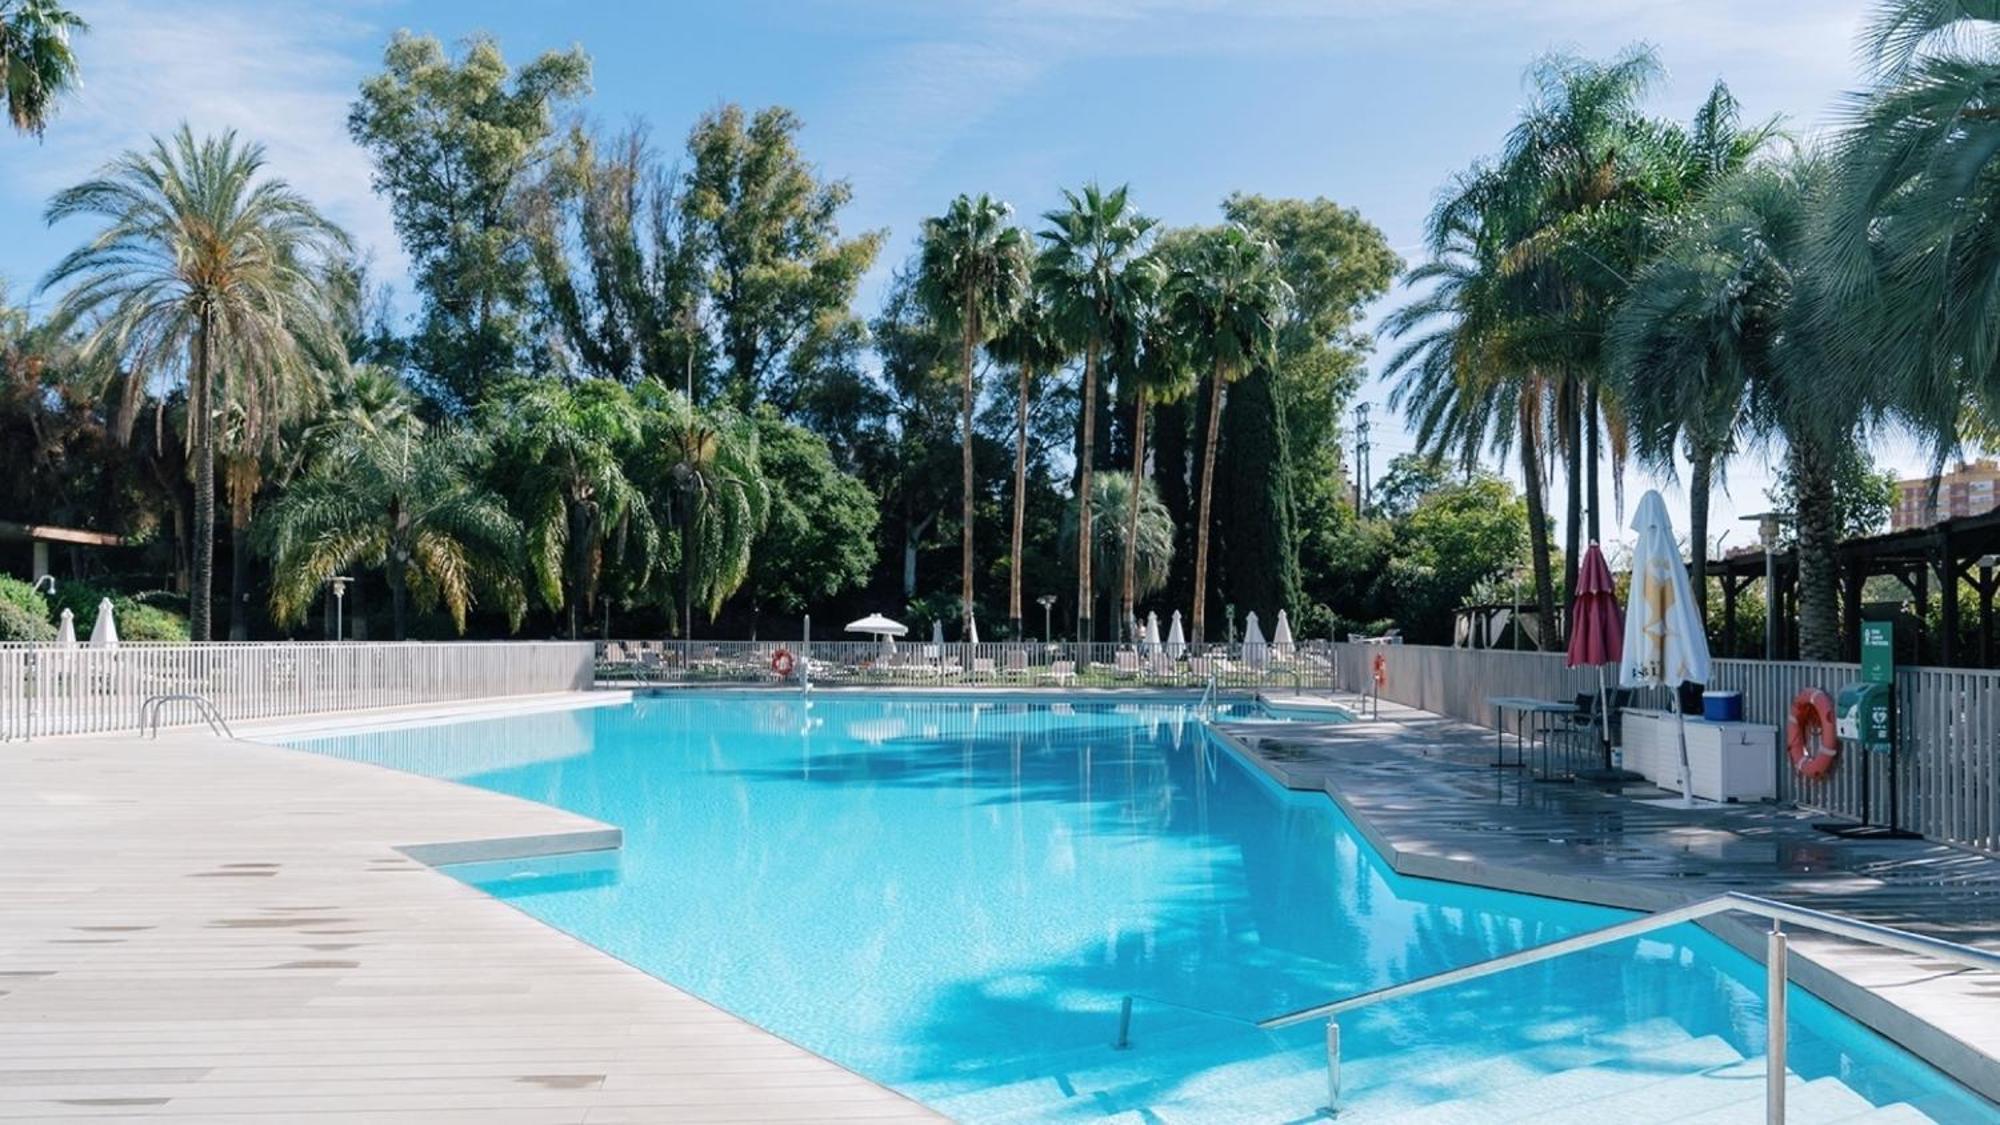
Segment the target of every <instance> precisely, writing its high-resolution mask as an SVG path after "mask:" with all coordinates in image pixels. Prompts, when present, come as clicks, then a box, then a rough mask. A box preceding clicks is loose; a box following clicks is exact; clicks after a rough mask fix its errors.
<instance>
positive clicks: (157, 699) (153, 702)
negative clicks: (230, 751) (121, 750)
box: [139, 693, 236, 740]
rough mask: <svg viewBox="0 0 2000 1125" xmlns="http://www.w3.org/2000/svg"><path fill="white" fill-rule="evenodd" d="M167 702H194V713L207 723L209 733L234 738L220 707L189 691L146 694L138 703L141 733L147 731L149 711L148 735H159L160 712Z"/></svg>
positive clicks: (152, 736) (205, 697) (234, 735)
mask: <svg viewBox="0 0 2000 1125" xmlns="http://www.w3.org/2000/svg"><path fill="white" fill-rule="evenodd" d="M169 703H192V704H194V710H195V714H197V715H200V716H201V719H202V721H203V722H205V723H207V724H208V729H209V733H211V734H214V735H215V736H216V737H218V738H228V739H231V740H234V739H235V738H236V732H235V731H233V730H230V729H229V720H227V719H225V718H223V717H222V709H221V708H219V707H217V706H216V705H215V704H214V703H213V702H212V701H211V700H209V698H208V697H207V696H203V695H194V694H191V693H176V694H173V695H149V696H147V697H146V698H145V699H144V700H143V701H141V702H140V704H139V730H140V731H141V732H142V733H147V731H146V716H147V714H148V713H150V714H151V715H152V716H153V727H152V730H151V732H150V733H149V734H148V737H151V738H158V737H160V713H161V712H162V711H165V710H166V708H167V704H169Z"/></svg>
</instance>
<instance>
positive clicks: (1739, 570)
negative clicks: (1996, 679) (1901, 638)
mask: <svg viewBox="0 0 2000 1125" xmlns="http://www.w3.org/2000/svg"><path fill="white" fill-rule="evenodd" d="M1775 561H1776V564H1777V566H1776V571H1777V590H1776V591H1775V594H1774V595H1773V596H1772V597H1770V598H1767V604H1770V605H1772V606H1773V607H1774V608H1775V611H1776V613H1777V620H1778V622H1779V637H1778V655H1779V657H1780V658H1784V657H1786V656H1788V655H1791V654H1795V653H1797V651H1798V582H1799V580H1798V572H1799V571H1798V554H1797V552H1796V551H1795V550H1792V551H1786V552H1784V553H1782V554H1780V555H1778V556H1777V559H1776V560H1775ZM1839 566H1840V586H1841V616H1842V621H1841V644H1842V648H1843V650H1844V651H1845V653H1846V655H1847V658H1848V659H1849V660H1854V659H1859V654H1860V645H1861V640H1860V638H1861V619H1862V607H1863V602H1862V599H1863V596H1864V587H1865V586H1866V584H1867V582H1868V580H1869V579H1870V578H1877V577H1888V578H1894V579H1895V580H1896V582H1897V583H1898V584H1899V585H1901V586H1902V587H1903V589H1904V590H1906V591H1907V592H1908V593H1909V597H1910V601H1911V602H1912V603H1914V605H1915V607H1916V614H1915V616H1916V620H1917V622H1918V630H1919V634H1918V636H1917V638H1916V643H1917V646H1918V650H1919V652H1921V651H1923V649H1924V646H1925V645H1926V644H1928V643H1929V642H1930V640H1931V638H1930V637H1929V636H1928V631H1927V626H1926V624H1925V623H1927V622H1928V621H1929V619H1930V608H1931V596H1932V594H1933V592H1935V593H1936V594H1938V595H1939V596H1940V597H1942V598H1943V601H1942V602H1941V603H1940V604H1939V606H1938V610H1939V624H1940V626H1941V628H1940V629H1939V630H1938V636H1937V637H1936V638H1935V641H1936V661H1935V662H1936V663H1938V664H1942V665H1946V666H1953V665H1958V666H1971V665H1976V666H1978V667H1982V668H1991V667H1994V666H1995V662H1996V657H2000V651H1996V645H1995V640H1996V639H1995V636H1994V628H1993V602H1994V598H1995V595H1996V594H2000V511H1994V512H1988V513H1986V514H1984V515H1978V516H1963V517H1960V518H1958V519H1950V520H1944V521H1941V522H1939V523H1937V524H1933V525H1932V526H1930V527H1916V528H1910V529H1909V530H1907V531H1892V532H1889V533H1887V534H1885V535H1870V536H1866V537H1863V538H1860V539H1849V540H1847V541H1846V542H1844V543H1842V544H1841V545H1840V548H1839ZM1709 573H1710V574H1711V575H1713V576H1714V577H1715V578H1716V580H1717V582H1718V583H1719V585H1720V586H1721V589H1722V605H1723V611H1722V612H1723V617H1722V620H1723V627H1722V633H1723V635H1722V644H1723V647H1724V649H1725V650H1727V651H1731V652H1733V651H1736V647H1737V640H1738V638H1737V635H1736V603H1737V599H1738V597H1739V596H1740V595H1741V594H1742V592H1743V591H1744V590H1747V589H1749V588H1751V587H1752V586H1754V585H1755V584H1757V583H1759V582H1762V581H1764V577H1765V576H1764V555H1763V552H1761V551H1756V552H1744V553H1742V554H1737V555H1729V556H1725V557H1724V558H1720V559H1716V560H1714V561H1712V562H1710V563H1709ZM1960 583H1964V584H1965V585H1967V586H1969V587H1971V589H1972V592H1973V593H1974V594H1975V595H1976V596H1977V598H1978V606H1979V619H1978V629H1977V631H1976V632H1977V641H1976V644H1975V645H1974V650H1973V651H1971V652H1960V651H1958V649H1959V647H1960V645H1959V633H1960V632H1961V630H1962V627H1963V622H1962V621H1961V620H1960V609H1959V602H1958V598H1957V597H1956V596H1954V595H1955V594H1956V593H1957V591H1958V588H1959V584H1960Z"/></svg>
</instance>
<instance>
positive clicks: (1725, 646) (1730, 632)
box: [1722, 574, 1736, 656]
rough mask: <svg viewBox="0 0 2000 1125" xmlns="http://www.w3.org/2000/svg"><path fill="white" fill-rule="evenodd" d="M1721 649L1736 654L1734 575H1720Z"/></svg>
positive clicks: (1732, 654)
mask: <svg viewBox="0 0 2000 1125" xmlns="http://www.w3.org/2000/svg"><path fill="white" fill-rule="evenodd" d="M1722 651H1723V652H1724V653H1727V654H1728V655H1730V656H1735V655H1736V576H1735V575H1733V574H1724V575H1723V576H1722Z"/></svg>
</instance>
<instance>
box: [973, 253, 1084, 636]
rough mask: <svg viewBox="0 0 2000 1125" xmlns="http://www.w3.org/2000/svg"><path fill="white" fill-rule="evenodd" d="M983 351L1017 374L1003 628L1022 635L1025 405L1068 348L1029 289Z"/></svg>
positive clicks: (1045, 308) (1067, 354)
mask: <svg viewBox="0 0 2000 1125" xmlns="http://www.w3.org/2000/svg"><path fill="white" fill-rule="evenodd" d="M986 352H987V354H988V355H991V356H992V357H993V358H994V360H995V361H997V362H999V363H1003V364H1012V365H1013V366H1014V368H1015V369H1016V370H1017V371H1018V372H1019V373H1020V374H1019V379H1020V387H1019V389H1018V390H1017V391H1016V397H1015V400H1014V531H1013V538H1012V540H1011V545H1010V547H1009V549H1008V554H1007V628H1008V632H1009V633H1010V635H1012V636H1014V637H1020V636H1022V633H1021V539H1022V536H1023V534H1024V531H1025V528H1026V524H1027V517H1028V408H1029V405H1030V404H1031V403H1032V401H1033V399H1034V392H1035V383H1036V381H1037V380H1038V379H1040V378H1041V376H1043V375H1044V374H1047V373H1048V372H1050V371H1053V370H1055V369H1056V368H1058V367H1061V366H1062V365H1063V364H1064V363H1067V362H1068V361H1069V358H1070V354H1071V353H1070V350H1069V348H1068V347H1066V346H1065V345H1064V344H1063V342H1062V339H1061V338H1060V337H1059V336H1058V335H1057V334H1056V332H1055V329H1054V326H1053V325H1052V324H1051V323H1050V320H1049V312H1048V306H1047V305H1046V304H1045V303H1044V302H1043V301H1042V299H1041V295H1040V294H1039V293H1037V292H1034V291H1033V290H1032V289H1031V291H1030V292H1029V293H1028V295H1027V297H1026V299H1024V300H1023V301H1022V302H1021V307H1020V308H1019V309H1017V310H1015V312H1014V317H1013V319H1012V320H1010V321H1008V322H1007V327H1006V329H1005V330H1004V331H1002V332H1001V333H1000V334H999V335H997V336H995V337H993V339H992V340H990V341H988V342H987V345H986Z"/></svg>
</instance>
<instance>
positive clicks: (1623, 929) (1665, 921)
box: [1257, 891, 2000, 1125]
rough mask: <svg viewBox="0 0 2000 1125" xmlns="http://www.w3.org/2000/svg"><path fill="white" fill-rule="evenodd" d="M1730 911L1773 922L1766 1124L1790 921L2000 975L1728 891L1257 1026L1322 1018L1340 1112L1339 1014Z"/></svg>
mask: <svg viewBox="0 0 2000 1125" xmlns="http://www.w3.org/2000/svg"><path fill="white" fill-rule="evenodd" d="M1730 913H1741V914H1753V915H1756V916H1757V917H1760V918H1765V919H1768V920H1769V921H1770V923H1771V931H1770V933H1769V934H1768V935H1767V936H1766V939H1765V956H1764V967H1765V984H1764V987H1765V1007H1766V1018H1765V1050H1764V1055H1765V1064H1764V1071H1765V1074H1764V1120H1765V1121H1766V1122H1767V1123H1768V1125H1782V1123H1783V1122H1784V1120H1785V1043H1786V1038H1785V982H1786V980H1787V978H1788V975H1789V974H1788V972H1787V967H1786V942H1785V932H1784V928H1783V923H1786V922H1790V923H1792V924H1793V925H1795V926H1799V927H1802V928H1804V929H1808V930H1817V931H1821V932H1824V933H1830V934H1839V935H1840V936H1842V937H1849V938H1854V939H1856V940H1858V941H1865V942H1869V943H1872V944H1874V945H1881V946H1887V947H1889V948H1891V949H1900V950H1902V951H1903V952H1905V953H1914V954H1917V955H1918V956H1922V957H1935V958H1937V959H1938V960H1940V961H1949V962H1952V963H1953V964H1957V965H1964V966H1966V967H1967V968H1972V969H1991V970H2000V953H1993V952H1989V951H1987V950H1984V949H1976V948H1974V947H1972V946H1969V945H1960V944H1958V943H1957V942H1951V941H1943V940H1940V939H1938V938H1930V937H1924V936H1923V935H1921V934H1913V933H1910V932H1908V931H1906V930H1898V929H1892V928H1890V927H1888V926H1877V925H1874V924H1872V923H1869V922H1857V921H1855V920H1854V919H1852V918H1843V917H1841V916H1840V915H1838V914H1828V913H1826V912H1824V911H1820V910H1809V909H1806V908H1805V907H1801V906H1790V905H1787V904H1785V903H1782V902H1776V901H1773V900H1771V899H1768V898H1759V897H1757V896H1756V895H1746V894H1740V893H1738V892H1735V891H1731V892H1729V893H1728V894H1721V895H1716V896H1715V897H1714V898H1705V899H1703V900H1701V901H1700V902H1697V903H1693V904H1691V905H1688V906H1681V907H1676V908H1674V909H1672V910H1662V911H1660V912H1659V913H1658V914H1649V915H1647V916H1646V917H1644V918H1635V919H1633V920H1632V921H1630V922H1619V923H1617V924H1615V925H1610V926H1605V927H1603V928H1602V929H1597V930H1591V931H1589V932H1587V933H1581V934H1577V935H1576V936H1575V937H1567V938H1563V939H1562V940H1560V941H1552V942H1549V943H1548V944H1546V945H1537V946H1532V947H1530V948H1528V949H1523V950H1519V951H1518V952H1514V953H1508V954H1504V955H1502V956H1499V957H1494V958H1491V959H1489V960H1485V961H1480V962H1478V963H1477V964H1473V965H1465V966H1462V967H1460V968H1456V969H1446V970H1445V971H1444V972H1441V973H1432V974H1430V975H1429V976H1422V977H1418V978H1416V979H1415V980H1410V981H1404V982H1403V983H1402V984H1392V985H1390V986H1388V987H1386V988H1378V989H1375V990H1374V991H1372V992H1363V993H1359V994H1357V995H1354V996H1349V997H1348V998H1347V999H1345V1000H1335V1001H1332V1002H1331V1003H1326V1004H1316V1005H1314V1006H1312V1007H1310V1008H1301V1009H1299V1010H1298V1011H1295V1012H1286V1013H1285V1014H1284V1015H1280V1016H1272V1017H1271V1018H1269V1019H1265V1020H1259V1021H1258V1023H1257V1026H1258V1027H1259V1028H1261V1029H1263V1030H1266V1031H1270V1030H1275V1029H1277V1028H1281V1027H1290V1026H1292V1025H1293V1024H1298V1023H1305V1022H1306V1021H1308V1020H1315V1019H1322V1018H1324V1019H1325V1020H1326V1095H1327V1108H1328V1109H1329V1110H1333V1111H1338V1110H1339V1108H1340V1021H1339V1018H1338V1017H1339V1016H1340V1014H1341V1013H1342V1012H1351V1011H1353V1010H1355V1009H1356V1008H1366V1007H1368V1006H1370V1005H1372V1004H1379V1003H1381V1002H1383V1001H1384V1000H1396V999H1400V998H1402V997H1405V996H1415V995H1417V994H1419V993H1424V992H1430V991H1432V990H1433V989H1438V988H1446V987H1449V986H1451V985H1454V984H1462V983H1464V982H1466V981H1469V980H1477V979H1478V978H1480V977H1485V976H1491V975H1493V974H1494V973H1501V972H1505V971H1507V970H1508V969H1518V968H1520V967H1521V966H1523V965H1532V964H1535V963H1536V962H1538V961H1548V960H1552V959H1554V958H1557V957H1562V956H1565V955H1567V954H1571V953H1578V952H1581V951H1583V950H1586V949H1593V948H1595V947H1597V946H1600V945H1607V944H1609V943H1611V942H1614V941H1622V940H1624V939H1626V938H1630V937H1637V936H1639V935H1640V934H1646V933H1651V932H1652V931H1654V930H1660V929H1665V928H1666V927H1668V926H1677V925H1679V924H1681V923H1682V922H1692V921H1695V920H1696V919H1699V918H1707V917H1710V916H1712V915H1716V914H1730Z"/></svg>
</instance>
